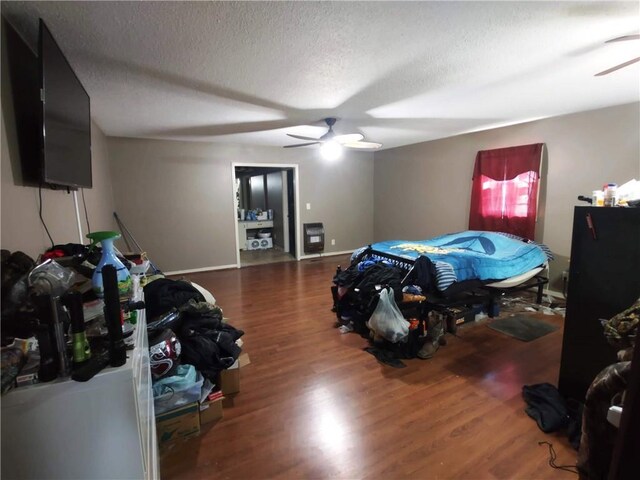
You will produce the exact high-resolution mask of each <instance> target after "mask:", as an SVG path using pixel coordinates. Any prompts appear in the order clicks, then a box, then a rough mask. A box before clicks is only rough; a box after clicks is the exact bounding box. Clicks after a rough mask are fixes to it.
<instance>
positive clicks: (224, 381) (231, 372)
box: [220, 360, 240, 395]
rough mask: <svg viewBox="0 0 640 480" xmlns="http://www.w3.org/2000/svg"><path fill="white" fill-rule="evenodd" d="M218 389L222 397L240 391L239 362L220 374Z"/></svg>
mask: <svg viewBox="0 0 640 480" xmlns="http://www.w3.org/2000/svg"><path fill="white" fill-rule="evenodd" d="M220 387H221V388H222V394H223V395H230V394H232V393H238V392H239V391H240V362H238V360H236V362H235V363H234V364H233V365H231V366H230V367H229V368H227V369H226V370H222V372H221V373H220Z"/></svg>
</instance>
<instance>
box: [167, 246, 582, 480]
mask: <svg viewBox="0 0 640 480" xmlns="http://www.w3.org/2000/svg"><path fill="white" fill-rule="evenodd" d="M338 263H343V264H347V263H348V262H347V258H346V257H326V258H322V259H320V260H314V261H309V260H307V261H303V262H289V263H278V264H272V265H262V266H256V267H248V268H243V269H240V270H226V271H218V272H210V273H202V274H194V275H190V276H188V278H189V279H191V280H193V281H194V282H196V283H199V284H201V285H202V286H204V287H205V288H207V289H209V290H210V291H211V292H212V293H213V295H214V296H215V297H216V300H217V302H218V304H219V305H220V306H221V307H222V308H223V310H224V313H225V316H226V317H228V318H229V319H230V323H231V324H232V325H234V326H236V327H237V328H240V329H242V330H244V331H245V336H244V341H245V351H246V352H248V353H249V355H250V357H251V364H250V365H248V366H246V367H244V368H243V369H242V371H241V391H240V393H239V394H237V395H236V396H235V398H234V399H233V406H230V407H229V408H226V409H225V410H224V418H223V419H222V420H221V421H220V422H219V423H217V424H216V425H215V426H213V427H212V428H210V429H204V430H203V434H202V435H201V436H200V437H199V438H197V439H194V440H191V441H190V442H188V443H185V444H184V445H183V446H182V448H180V449H179V450H176V451H173V452H171V453H170V454H168V455H166V456H165V457H164V458H163V461H162V477H163V478H164V479H178V478H181V479H182V478H184V479H192V478H219V479H263V478H274V477H279V478H295V479H297V478H339V479H342V478H349V479H350V478H376V479H391V478H420V479H423V478H424V479H431V478H434V479H435V478H473V479H480V478H488V479H513V478H518V479H533V478H571V477H572V474H570V473H567V472H563V471H557V470H553V469H552V468H551V467H549V465H548V464H547V459H548V451H547V448H546V447H543V446H539V445H538V441H541V440H548V441H551V442H552V443H553V444H554V446H555V449H556V451H557V453H558V462H557V463H558V464H572V463H575V457H576V454H575V451H573V450H572V449H571V447H570V446H569V445H568V442H567V441H566V439H565V438H563V437H561V436H554V435H546V434H544V433H542V432H541V431H540V430H539V429H538V427H537V426H536V424H535V422H534V421H533V420H531V419H530V418H529V417H528V416H527V415H526V414H525V413H524V402H523V400H522V398H521V393H520V392H521V388H522V385H525V384H532V383H540V382H551V383H555V382H556V380H557V377H558V367H559V362H560V347H561V340H562V330H561V329H560V330H558V331H556V332H553V333H551V334H549V335H546V336H545V337H542V338H540V339H537V340H535V341H532V342H529V343H524V342H520V341H518V340H516V339H513V338H511V337H508V336H506V335H503V334H501V333H498V332H495V331H493V330H491V329H489V328H488V327H487V325H486V323H479V324H472V325H469V326H465V327H463V328H462V329H461V330H460V331H459V337H458V338H454V337H451V336H449V343H448V345H447V346H446V347H443V348H442V349H441V350H440V351H439V352H438V353H437V355H436V356H435V357H434V358H433V359H431V360H419V359H415V360H407V361H405V362H406V363H407V367H406V368H403V369H394V368H391V367H388V366H383V365H381V364H379V363H378V362H377V361H376V360H375V359H374V357H372V356H371V355H369V354H368V353H366V352H364V351H363V350H362V348H363V347H365V346H366V341H365V340H364V339H363V338H361V337H360V336H358V335H356V334H346V335H341V334H340V333H339V332H338V330H337V329H335V328H334V326H333V325H334V321H335V317H334V314H333V313H332V312H331V311H330V308H331V295H330V292H329V287H330V281H331V278H332V275H333V273H334V271H335V267H336V265H337V264H338ZM545 320H547V321H551V322H554V323H557V324H561V321H562V318H561V317H545Z"/></svg>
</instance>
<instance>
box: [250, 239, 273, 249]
mask: <svg viewBox="0 0 640 480" xmlns="http://www.w3.org/2000/svg"><path fill="white" fill-rule="evenodd" d="M267 248H273V238H252V239H249V240H247V250H264V249H267Z"/></svg>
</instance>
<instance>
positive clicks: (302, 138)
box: [287, 133, 318, 142]
mask: <svg viewBox="0 0 640 480" xmlns="http://www.w3.org/2000/svg"><path fill="white" fill-rule="evenodd" d="M287 135H289V136H290V137H293V138H297V139H298V140H313V141H314V142H317V141H318V139H317V138H313V137H303V136H302V135H294V134H293V133H287Z"/></svg>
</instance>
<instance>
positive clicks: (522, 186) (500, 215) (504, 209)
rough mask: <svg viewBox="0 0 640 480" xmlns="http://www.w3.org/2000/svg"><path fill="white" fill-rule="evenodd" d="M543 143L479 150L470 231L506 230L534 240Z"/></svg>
mask: <svg viewBox="0 0 640 480" xmlns="http://www.w3.org/2000/svg"><path fill="white" fill-rule="evenodd" d="M543 145H544V144H542V143H536V144H533V145H522V146H519V147H508V148H498V149H495V150H482V151H479V152H478V155H477V156H476V165H475V168H474V171H473V185H472V188H471V209H470V212H469V229H470V230H488V231H491V232H507V233H512V234H514V235H518V236H521V237H524V238H528V239H530V240H533V238H534V236H535V231H536V213H537V202H538V182H539V181H540V160H541V155H542V147H543Z"/></svg>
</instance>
